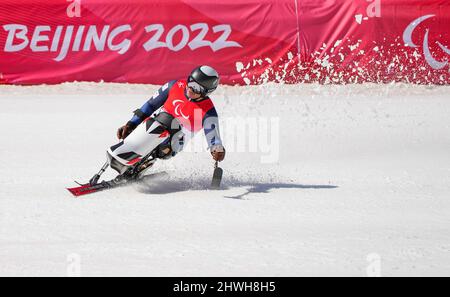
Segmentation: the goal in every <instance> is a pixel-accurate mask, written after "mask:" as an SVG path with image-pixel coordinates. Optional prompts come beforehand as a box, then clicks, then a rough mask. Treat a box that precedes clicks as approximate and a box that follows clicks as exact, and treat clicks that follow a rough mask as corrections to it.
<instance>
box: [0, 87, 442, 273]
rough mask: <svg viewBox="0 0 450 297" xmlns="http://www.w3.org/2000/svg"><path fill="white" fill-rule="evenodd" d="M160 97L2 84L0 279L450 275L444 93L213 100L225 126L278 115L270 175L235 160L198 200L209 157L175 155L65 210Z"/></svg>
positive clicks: (268, 91) (330, 91)
mask: <svg viewBox="0 0 450 297" xmlns="http://www.w3.org/2000/svg"><path fill="white" fill-rule="evenodd" d="M156 89H157V87H156V86H142V85H115V84H88V83H76V84H64V85H59V86H37V87H10V86H0V127H1V145H0V156H1V159H2V162H1V163H2V164H1V166H0V275H2V276H5V275H19V276H24V275H26V276H36V275H55V276H64V275H66V273H67V271H68V270H69V271H70V269H71V265H70V264H71V263H72V262H71V260H73V259H74V256H75V259H77V257H79V259H80V260H81V266H80V267H81V275H83V276H98V275H108V276H113V275H130V276H138V275H146V276H303V275H322V276H323V275H351V276H366V275H367V271H369V272H371V273H375V274H377V273H376V272H377V270H378V268H380V269H381V270H380V271H381V275H384V276H398V275H447V276H449V275H450V191H449V190H450V189H449V185H450V150H449V149H450V95H449V94H450V87H425V86H411V85H402V84H393V85H352V86H319V85H293V86H286V85H275V84H269V85H265V86H253V87H250V86H249V87H221V88H220V90H219V91H218V92H217V94H215V96H214V100H215V102H216V105H217V108H218V111H219V114H220V115H221V118H222V119H223V120H226V119H227V118H229V119H230V118H233V117H236V116H241V117H243V118H253V117H255V118H256V117H259V118H270V117H279V118H280V138H279V139H280V144H279V149H280V152H279V153H280V158H279V160H278V161H277V162H275V163H269V164H263V163H261V157H262V156H264V154H265V153H242V152H241V153H239V152H233V150H230V151H229V153H228V156H227V159H226V162H224V163H223V165H222V167H223V168H224V170H225V176H224V190H223V191H207V190H204V188H205V187H206V186H207V185H208V184H209V182H210V179H211V175H212V171H213V169H212V166H213V165H212V162H211V158H210V156H209V153H207V152H183V153H182V154H180V155H179V156H177V157H176V158H174V159H173V160H170V161H167V162H160V163H159V164H158V165H157V166H156V168H155V171H157V172H161V171H166V172H167V174H166V175H160V176H158V177H156V178H153V179H148V180H146V181H144V182H143V183H141V184H138V185H134V186H129V187H125V188H120V189H115V190H111V191H108V192H103V193H98V194H96V195H93V196H86V197H85V198H81V199H75V198H73V197H72V196H71V195H70V194H69V193H68V192H67V191H66V190H65V188H66V187H68V186H73V185H74V184H73V182H72V181H73V180H74V179H75V180H80V181H86V180H87V179H88V178H90V177H91V176H92V174H94V173H95V172H96V171H97V170H98V169H99V167H100V166H101V165H102V163H103V162H104V160H105V150H106V148H107V147H108V146H109V145H111V144H114V143H115V142H116V140H115V131H116V129H117V128H118V127H119V126H120V125H122V124H123V123H125V122H126V121H127V120H128V119H129V117H130V116H131V112H132V111H133V110H134V109H135V108H137V107H140V106H141V104H142V103H143V102H144V101H145V100H147V99H148V98H149V97H150V96H151V95H152V94H153V93H154V92H155V90H156ZM222 130H223V131H222V133H223V134H225V136H226V137H225V142H226V143H225V144H226V145H227V142H228V146H230V145H231V143H232V142H234V140H235V138H236V137H237V134H238V133H237V132H231V133H227V131H226V130H227V127H226V125H223V127H222ZM229 130H230V131H231V130H232V129H229ZM244 130H245V129H241V132H242V131H244ZM198 141H200V142H202V141H203V139H202V135H199V138H198ZM203 144H204V143H203ZM109 174H110V175H109V177H111V176H112V173H111V172H110V173H109ZM107 177H108V176H107ZM378 260H380V261H381V262H379V261H378Z"/></svg>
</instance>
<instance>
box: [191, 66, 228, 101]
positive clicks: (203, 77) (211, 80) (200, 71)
mask: <svg viewBox="0 0 450 297" xmlns="http://www.w3.org/2000/svg"><path fill="white" fill-rule="evenodd" d="M219 80H220V78H219V74H218V73H217V71H216V70H214V68H212V67H209V66H200V67H197V68H195V69H194V70H193V71H192V73H191V75H189V78H188V87H190V88H192V89H193V90H194V92H196V93H197V94H201V95H202V96H204V97H206V96H208V95H210V94H211V93H212V92H214V91H215V90H216V89H217V86H218V85H219Z"/></svg>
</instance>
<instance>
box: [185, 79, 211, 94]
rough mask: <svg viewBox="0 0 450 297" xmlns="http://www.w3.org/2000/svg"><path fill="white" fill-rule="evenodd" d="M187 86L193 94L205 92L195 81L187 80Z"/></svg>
mask: <svg viewBox="0 0 450 297" xmlns="http://www.w3.org/2000/svg"><path fill="white" fill-rule="evenodd" d="M188 88H190V89H191V90H192V91H193V92H194V93H195V94H198V95H204V94H206V93H207V91H206V89H205V88H204V87H203V86H201V85H200V84H199V83H198V82H196V81H190V82H188Z"/></svg>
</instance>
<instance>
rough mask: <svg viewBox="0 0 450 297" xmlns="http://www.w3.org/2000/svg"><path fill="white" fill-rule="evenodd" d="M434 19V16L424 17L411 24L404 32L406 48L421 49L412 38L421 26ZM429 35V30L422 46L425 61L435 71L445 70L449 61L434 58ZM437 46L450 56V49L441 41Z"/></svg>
mask: <svg viewBox="0 0 450 297" xmlns="http://www.w3.org/2000/svg"><path fill="white" fill-rule="evenodd" d="M433 17H435V15H434V14H430V15H426V16H422V17H420V18H418V19H416V20H414V21H413V22H412V23H411V24H409V26H408V27H407V28H406V29H405V31H404V32H403V41H404V42H405V45H406V46H409V47H413V48H418V47H419V46H418V45H416V44H415V43H414V41H413V40H412V39H413V37H412V36H413V33H414V32H415V30H416V29H417V27H418V26H419V25H420V24H422V23H423V22H425V21H426V20H428V19H430V18H433ZM429 33H430V29H428V28H427V29H426V31H425V35H424V38H423V45H422V48H423V54H424V56H425V60H426V61H427V63H428V65H430V66H431V67H432V68H433V69H435V70H440V69H443V68H444V67H445V66H447V65H448V62H449V61H448V59H447V60H443V61H439V60H437V59H436V58H435V57H434V56H433V53H432V52H431V49H430V41H429ZM436 44H437V45H438V46H439V47H440V48H441V49H442V50H443V51H444V52H445V53H446V54H447V55H449V56H450V49H448V48H447V47H446V46H444V45H443V44H442V43H440V42H439V41H437V42H436Z"/></svg>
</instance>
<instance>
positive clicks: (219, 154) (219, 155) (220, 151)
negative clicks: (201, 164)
mask: <svg viewBox="0 0 450 297" xmlns="http://www.w3.org/2000/svg"><path fill="white" fill-rule="evenodd" d="M211 155H212V157H213V159H214V161H218V162H222V161H223V160H224V159H225V148H224V147H223V146H222V145H220V144H218V145H215V146H213V147H212V148H211Z"/></svg>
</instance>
